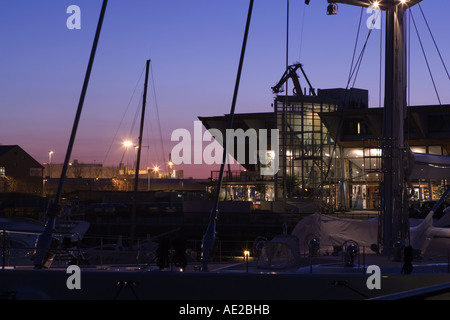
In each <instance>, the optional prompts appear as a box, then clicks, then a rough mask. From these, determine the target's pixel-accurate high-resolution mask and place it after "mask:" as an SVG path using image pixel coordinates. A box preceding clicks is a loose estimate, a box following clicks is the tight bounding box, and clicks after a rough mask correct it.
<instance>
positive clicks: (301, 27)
mask: <svg viewBox="0 0 450 320" xmlns="http://www.w3.org/2000/svg"><path fill="white" fill-rule="evenodd" d="M305 12H306V4H305V2H303V15H302V22H301V25H300V48H299V50H298V60H299V61H302V60H301V57H302V46H303V30H304V26H305Z"/></svg>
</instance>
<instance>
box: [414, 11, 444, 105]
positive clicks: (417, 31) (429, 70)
mask: <svg viewBox="0 0 450 320" xmlns="http://www.w3.org/2000/svg"><path fill="white" fill-rule="evenodd" d="M410 13H411V19H412V21H413V24H414V28H415V29H416V34H417V38H418V39H419V43H420V47H421V48H422V53H423V56H424V58H425V62H426V64H427V68H428V72H429V73H430V77H431V81H432V82H433V87H434V91H435V92H436V96H437V99H438V101H439V104H440V105H442V103H441V98H440V97H439V93H438V91H437V88H436V84H435V82H434V78H433V74H432V72H431V69H430V64H429V63H428V59H427V56H426V54H425V50H424V48H423V44H422V39H420V35H419V30H418V29H417V25H416V21H415V19H414V15H413V13H412V10H410Z"/></svg>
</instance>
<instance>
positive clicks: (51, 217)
mask: <svg viewBox="0 0 450 320" xmlns="http://www.w3.org/2000/svg"><path fill="white" fill-rule="evenodd" d="M107 4H108V0H103V5H102V8H101V12H100V17H99V20H98V24H97V31H96V33H95V37H94V43H93V45H92V50H91V55H90V57H89V63H88V67H87V70H86V75H85V78H84V83H83V88H82V90H81V95H80V100H79V102H78V108H77V112H76V115H75V120H74V124H73V127H72V133H71V135H70V140H69V145H68V147H67V152H66V157H65V160H64V164H63V168H62V171H61V177H60V179H59V183H58V189H57V191H56V195H55V200H54V202H53V203H50V204H49V206H48V208H47V214H46V215H47V222H46V224H45V228H44V232H43V233H42V234H41V235H40V236H39V238H38V241H37V243H36V255H35V259H34V264H35V266H36V268H42V267H43V266H44V264H45V262H46V261H45V260H46V257H45V256H46V253H47V251H48V249H49V248H50V244H51V241H52V237H53V228H54V227H55V222H56V217H57V216H58V215H59V210H60V206H59V201H60V198H61V194H62V189H63V184H64V180H65V177H66V173H67V168H68V166H69V161H70V156H71V154H72V149H73V145H74V142H75V137H76V133H77V129H78V123H79V122H80V117H81V111H82V109H83V105H84V99H85V97H86V91H87V87H88V84H89V79H90V76H91V71H92V66H93V64H94V58H95V52H96V51H97V44H98V40H99V38H100V32H101V29H102V25H103V19H104V16H105V12H106V6H107Z"/></svg>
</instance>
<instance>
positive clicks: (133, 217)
mask: <svg viewBox="0 0 450 320" xmlns="http://www.w3.org/2000/svg"><path fill="white" fill-rule="evenodd" d="M149 66H150V60H147V62H146V67H145V83H144V96H143V98H142V111H141V125H140V128H139V145H138V150H137V159H136V171H135V173H134V195H133V208H132V212H131V231H130V244H129V245H130V246H132V245H133V241H134V232H135V227H136V226H135V224H136V201H137V194H138V186H139V166H140V163H141V150H142V133H143V131H144V118H145V105H146V103H147V87H148V73H149Z"/></svg>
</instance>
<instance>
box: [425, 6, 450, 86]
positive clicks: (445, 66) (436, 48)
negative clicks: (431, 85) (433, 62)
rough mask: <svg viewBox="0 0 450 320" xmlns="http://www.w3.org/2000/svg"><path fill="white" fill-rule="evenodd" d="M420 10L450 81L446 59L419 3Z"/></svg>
mask: <svg viewBox="0 0 450 320" xmlns="http://www.w3.org/2000/svg"><path fill="white" fill-rule="evenodd" d="M419 9H420V12H422V16H423V19H424V20H425V24H426V25H427V28H428V31H429V32H430V35H431V38H432V39H433V42H434V46H435V47H436V50H437V52H438V54H439V58H441V62H442V65H443V66H444V69H445V72H446V73H447V76H448V78H449V79H450V74H449V72H448V70H447V67H446V66H445V62H444V59H443V58H442V55H441V52H440V50H439V48H438V46H437V43H436V40H435V39H434V36H433V33H432V32H431V29H430V26H429V25H428V21H427V18H426V17H425V14H424V12H423V10H422V6H421V5H420V3H419Z"/></svg>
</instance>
